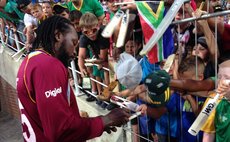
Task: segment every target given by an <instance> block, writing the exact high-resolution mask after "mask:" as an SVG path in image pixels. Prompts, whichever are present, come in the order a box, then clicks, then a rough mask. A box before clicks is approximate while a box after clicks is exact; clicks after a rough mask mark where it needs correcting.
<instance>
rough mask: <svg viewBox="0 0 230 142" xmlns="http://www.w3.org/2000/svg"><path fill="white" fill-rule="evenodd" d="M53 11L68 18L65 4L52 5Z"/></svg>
mask: <svg viewBox="0 0 230 142" xmlns="http://www.w3.org/2000/svg"><path fill="white" fill-rule="evenodd" d="M53 11H54V13H55V14H56V15H59V16H62V17H64V18H66V19H69V9H68V8H67V5H66V4H60V3H57V4H55V5H54V6H53Z"/></svg>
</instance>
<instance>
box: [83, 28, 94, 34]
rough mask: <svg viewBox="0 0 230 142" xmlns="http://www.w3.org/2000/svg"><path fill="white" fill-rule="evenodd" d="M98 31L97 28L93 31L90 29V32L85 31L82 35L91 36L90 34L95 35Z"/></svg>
mask: <svg viewBox="0 0 230 142" xmlns="http://www.w3.org/2000/svg"><path fill="white" fill-rule="evenodd" d="M97 31H98V29H97V28H93V29H89V30H83V31H82V33H83V34H85V35H89V34H90V33H91V34H95V33H96V32H97Z"/></svg>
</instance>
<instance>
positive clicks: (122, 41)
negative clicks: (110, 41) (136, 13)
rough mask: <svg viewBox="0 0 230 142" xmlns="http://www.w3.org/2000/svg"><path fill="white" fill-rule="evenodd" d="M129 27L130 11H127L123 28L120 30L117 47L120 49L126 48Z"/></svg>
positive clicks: (123, 19) (122, 24)
mask: <svg viewBox="0 0 230 142" xmlns="http://www.w3.org/2000/svg"><path fill="white" fill-rule="evenodd" d="M128 25H129V9H127V10H126V13H125V15H124V16H123V17H122V21H121V27H120V30H119V35H118V38H117V44H116V47H118V48H120V47H122V46H124V44H125V37H126V34H127V30H128Z"/></svg>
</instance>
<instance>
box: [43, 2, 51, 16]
mask: <svg viewBox="0 0 230 142" xmlns="http://www.w3.org/2000/svg"><path fill="white" fill-rule="evenodd" d="M41 5H42V11H43V12H44V14H45V16H46V17H47V18H48V17H51V16H52V15H53V8H52V3H51V2H48V1H45V2H42V4H41Z"/></svg>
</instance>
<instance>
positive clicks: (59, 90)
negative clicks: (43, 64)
mask: <svg viewBox="0 0 230 142" xmlns="http://www.w3.org/2000/svg"><path fill="white" fill-rule="evenodd" d="M61 93H62V88H61V87H59V88H54V90H49V91H46V92H45V95H46V98H49V97H50V96H53V97H56V96H57V95H58V94H61Z"/></svg>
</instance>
